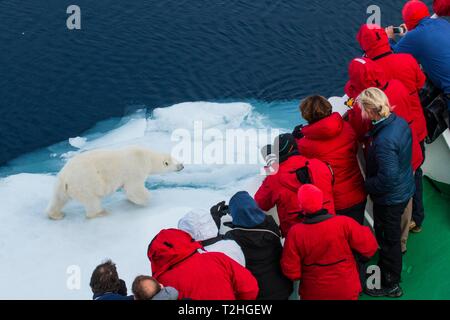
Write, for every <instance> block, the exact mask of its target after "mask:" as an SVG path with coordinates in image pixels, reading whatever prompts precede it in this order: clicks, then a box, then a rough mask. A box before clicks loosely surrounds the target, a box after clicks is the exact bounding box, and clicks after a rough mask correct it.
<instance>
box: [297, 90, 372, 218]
mask: <svg viewBox="0 0 450 320" xmlns="http://www.w3.org/2000/svg"><path fill="white" fill-rule="evenodd" d="M332 109H333V107H332V106H331V104H330V102H329V101H328V100H327V99H325V98H324V97H321V96H310V97H307V98H306V99H304V100H303V101H302V103H301V105H300V110H301V113H302V117H303V119H305V120H306V121H308V125H307V126H300V127H297V128H298V129H297V130H294V133H293V134H294V136H295V137H296V138H298V139H297V144H298V149H299V151H300V154H302V155H303V156H305V157H307V158H316V159H319V160H322V161H324V162H325V163H328V164H329V165H330V166H331V168H332V170H333V173H334V185H333V199H334V206H335V208H336V214H342V215H346V216H349V217H351V218H353V219H355V220H356V221H357V222H359V223H360V224H363V223H364V211H365V207H366V201H367V194H366V192H365V190H364V179H363V176H362V174H361V170H360V168H359V164H358V160H357V157H356V154H357V152H358V144H357V139H356V133H355V131H354V130H353V128H352V127H351V126H350V124H348V123H347V122H346V121H344V120H343V119H342V117H341V115H340V114H339V113H337V112H334V113H332Z"/></svg>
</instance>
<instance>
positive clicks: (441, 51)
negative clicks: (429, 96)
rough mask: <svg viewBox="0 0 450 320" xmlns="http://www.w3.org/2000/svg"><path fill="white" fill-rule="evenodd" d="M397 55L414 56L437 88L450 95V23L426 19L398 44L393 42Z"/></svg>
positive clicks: (438, 19)
mask: <svg viewBox="0 0 450 320" xmlns="http://www.w3.org/2000/svg"><path fill="white" fill-rule="evenodd" d="M391 46H392V50H394V52H395V53H409V54H412V55H413V56H414V57H415V58H416V60H417V61H419V63H420V64H421V65H422V67H423V69H424V70H425V72H426V74H427V75H428V76H429V78H430V80H431V81H432V82H433V84H434V85H435V86H437V87H438V88H440V89H441V90H443V91H444V92H445V93H450V23H449V22H448V21H447V20H445V19H443V18H437V19H431V18H425V19H422V21H420V22H419V24H418V25H417V27H416V28H415V29H414V30H411V31H409V32H408V33H406V35H405V36H404V37H403V38H402V39H400V41H399V42H398V43H395V41H393V40H391Z"/></svg>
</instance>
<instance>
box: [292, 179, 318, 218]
mask: <svg viewBox="0 0 450 320" xmlns="http://www.w3.org/2000/svg"><path fill="white" fill-rule="evenodd" d="M297 197H298V204H299V205H300V208H301V209H302V210H303V212H304V213H305V214H311V213H316V212H317V211H319V210H321V209H323V193H322V191H321V190H320V189H319V188H317V187H316V186H314V185H312V184H304V185H302V186H301V187H300V188H299V189H298V192H297Z"/></svg>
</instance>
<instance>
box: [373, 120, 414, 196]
mask: <svg viewBox="0 0 450 320" xmlns="http://www.w3.org/2000/svg"><path fill="white" fill-rule="evenodd" d="M369 137H371V143H370V146H369V148H368V155H367V164H366V166H367V180H366V190H367V192H368V193H369V194H370V197H371V198H372V200H373V202H374V203H376V204H379V205H396V204H400V203H404V202H406V201H408V200H409V199H410V198H411V197H412V195H413V194H414V191H415V185H414V175H413V171H412V167H411V156H412V136H411V129H410V128H409V126H408V123H407V122H406V121H405V120H403V119H402V118H400V117H397V116H396V115H395V114H394V113H392V114H391V115H390V116H389V117H388V118H387V119H385V120H384V121H382V122H380V123H378V124H376V125H375V126H374V128H373V129H372V130H371V131H370V132H369Z"/></svg>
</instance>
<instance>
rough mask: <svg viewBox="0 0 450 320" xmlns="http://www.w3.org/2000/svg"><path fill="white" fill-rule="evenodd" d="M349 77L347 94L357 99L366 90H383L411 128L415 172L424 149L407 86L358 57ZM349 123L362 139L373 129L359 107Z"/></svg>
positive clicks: (392, 106)
mask: <svg viewBox="0 0 450 320" xmlns="http://www.w3.org/2000/svg"><path fill="white" fill-rule="evenodd" d="M349 78H350V80H349V81H348V82H347V84H346V86H345V93H346V94H347V95H348V96H349V97H350V98H354V99H356V98H357V97H358V95H359V94H360V93H361V92H362V91H363V90H365V89H368V88H370V87H376V88H379V89H381V90H383V91H384V93H385V94H386V96H387V97H388V99H389V103H390V105H391V108H392V111H393V112H394V113H395V114H396V115H398V116H399V117H402V118H403V119H404V120H405V121H406V122H407V123H408V124H409V126H410V128H411V131H412V139H413V143H412V144H413V145H412V160H411V165H412V167H413V169H414V170H417V168H418V167H420V165H421V164H422V162H423V154H422V149H421V148H420V143H419V141H420V140H419V138H418V132H417V131H416V129H417V128H416V127H415V126H414V125H413V123H414V116H413V115H414V113H413V111H412V110H411V99H410V95H409V93H408V90H407V89H406V87H405V86H404V85H403V84H402V83H401V82H400V81H399V80H396V79H391V80H389V81H388V80H387V78H386V75H385V74H384V71H383V69H382V68H381V67H380V66H379V65H378V64H377V63H375V62H374V61H372V60H370V59H368V58H356V59H353V60H352V61H351V62H350V66H349ZM348 118H349V123H350V124H351V125H352V127H353V129H354V130H355V131H356V133H357V135H358V138H359V140H361V139H362V137H363V136H364V135H365V134H366V133H367V132H368V130H369V129H370V128H371V123H370V121H369V120H367V119H362V116H361V108H360V107H359V106H358V104H356V105H355V107H354V108H353V109H352V110H350V111H349V113H348Z"/></svg>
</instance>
